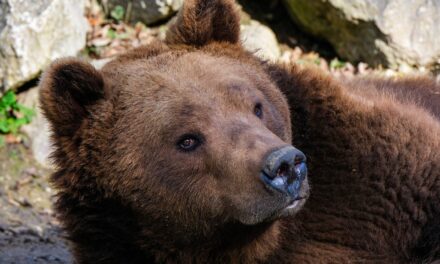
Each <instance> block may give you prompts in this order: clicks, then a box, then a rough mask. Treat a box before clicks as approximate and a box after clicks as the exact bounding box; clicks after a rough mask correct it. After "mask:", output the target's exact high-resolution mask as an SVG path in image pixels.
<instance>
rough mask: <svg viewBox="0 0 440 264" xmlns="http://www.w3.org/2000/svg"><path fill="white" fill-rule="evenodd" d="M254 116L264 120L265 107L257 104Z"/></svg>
mask: <svg viewBox="0 0 440 264" xmlns="http://www.w3.org/2000/svg"><path fill="white" fill-rule="evenodd" d="M254 114H255V115H256V116H257V117H258V118H262V117H263V106H262V105H261V103H257V104H256V105H255V107H254Z"/></svg>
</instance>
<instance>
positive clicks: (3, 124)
mask: <svg viewBox="0 0 440 264" xmlns="http://www.w3.org/2000/svg"><path fill="white" fill-rule="evenodd" d="M10 131H11V130H10V128H9V125H8V120H7V119H0V132H2V133H4V134H6V133H9V132H10Z"/></svg>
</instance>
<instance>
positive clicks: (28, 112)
mask: <svg viewBox="0 0 440 264" xmlns="http://www.w3.org/2000/svg"><path fill="white" fill-rule="evenodd" d="M34 114H35V113H34V110H32V109H29V108H27V107H25V106H23V105H21V104H19V103H18V102H17V97H16V96H15V93H14V92H13V91H7V92H6V93H5V94H4V95H3V96H2V97H1V98H0V134H8V133H12V134H17V132H18V129H19V128H20V127H21V126H22V125H25V124H28V123H30V122H31V120H32V117H33V116H34ZM2 142H3V144H4V139H0V144H1V143H2Z"/></svg>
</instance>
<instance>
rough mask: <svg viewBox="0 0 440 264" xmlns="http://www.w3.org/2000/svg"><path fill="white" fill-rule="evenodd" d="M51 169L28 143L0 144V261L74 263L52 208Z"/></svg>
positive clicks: (4, 263) (3, 262)
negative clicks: (36, 158)
mask: <svg viewBox="0 0 440 264" xmlns="http://www.w3.org/2000/svg"><path fill="white" fill-rule="evenodd" d="M50 173H51V170H49V169H44V168H41V167H39V166H38V165H37V163H36V162H35V161H34V160H33V159H32V157H31V152H30V150H29V149H28V147H27V146H26V144H25V143H20V144H7V145H5V146H3V147H0V263H2V264H6V263H20V264H21V263H72V258H71V256H70V254H69V251H68V248H67V244H66V241H65V239H64V234H63V232H62V231H61V229H60V227H59V223H58V222H57V221H56V218H55V216H54V214H53V211H52V209H51V202H52V200H53V199H54V197H53V195H52V193H53V191H52V189H51V188H50V186H49V182H48V177H49V175H50Z"/></svg>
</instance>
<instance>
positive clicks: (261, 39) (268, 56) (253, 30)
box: [240, 20, 281, 61]
mask: <svg viewBox="0 0 440 264" xmlns="http://www.w3.org/2000/svg"><path fill="white" fill-rule="evenodd" d="M240 37H241V41H242V43H243V46H244V47H245V48H246V49H247V50H249V51H251V52H255V55H257V56H258V57H260V58H262V59H265V60H270V61H276V60H277V59H278V58H279V57H280V56H281V51H280V48H279V46H278V41H277V38H276V36H275V33H273V31H272V30H271V29H270V28H268V27H267V26H265V25H262V24H261V23H259V22H257V21H255V20H251V21H250V22H249V24H243V25H241V36H240Z"/></svg>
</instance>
